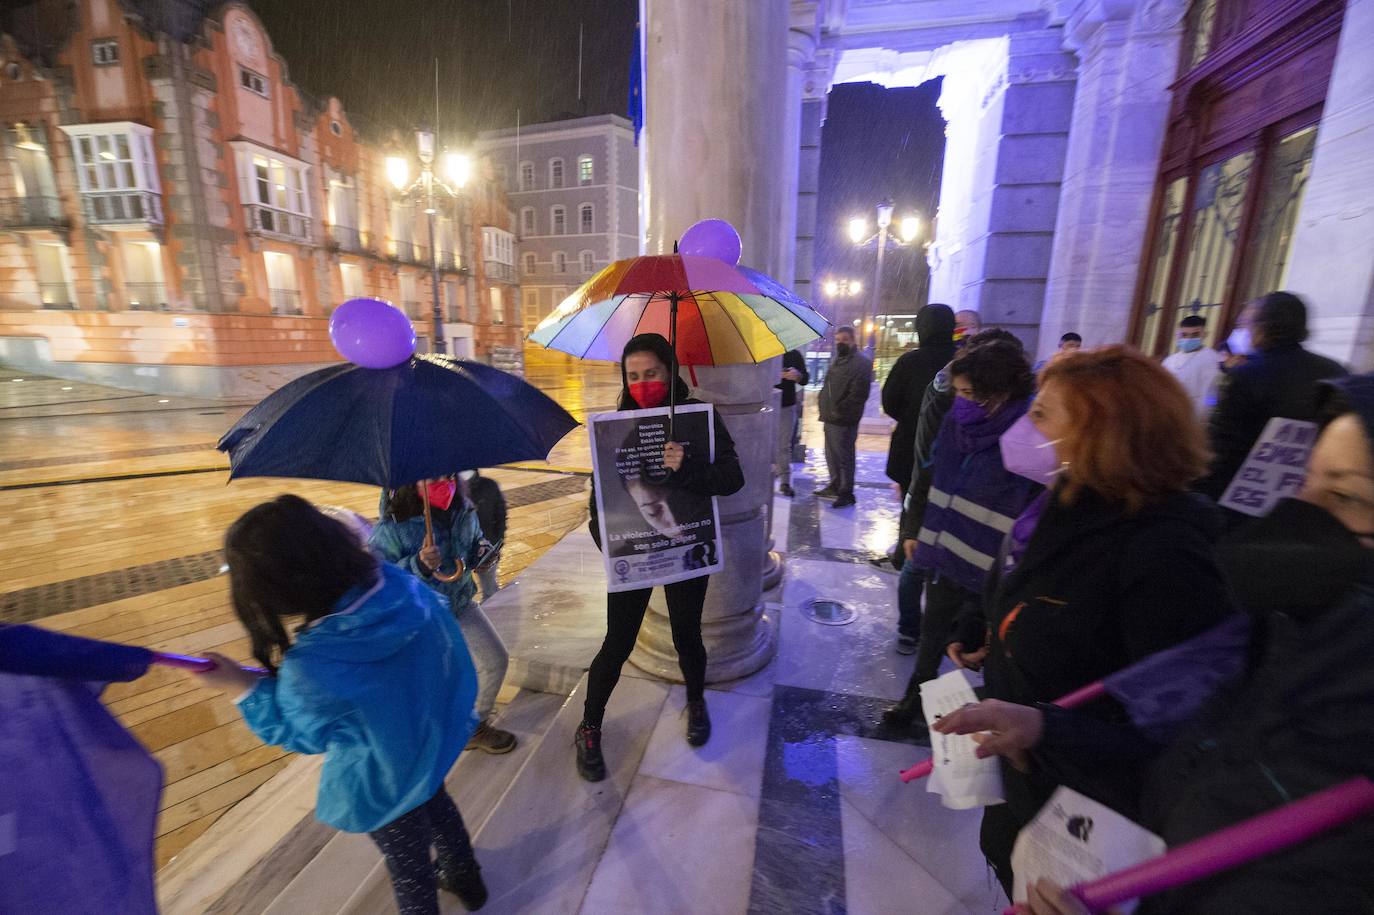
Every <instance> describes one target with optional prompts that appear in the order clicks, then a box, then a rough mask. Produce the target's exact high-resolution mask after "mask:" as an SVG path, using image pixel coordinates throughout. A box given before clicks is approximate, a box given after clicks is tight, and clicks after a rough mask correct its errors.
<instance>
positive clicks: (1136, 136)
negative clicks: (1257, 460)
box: [1039, 0, 1187, 357]
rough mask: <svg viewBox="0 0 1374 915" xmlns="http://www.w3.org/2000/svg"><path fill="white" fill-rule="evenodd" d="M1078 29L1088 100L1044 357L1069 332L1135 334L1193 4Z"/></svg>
mask: <svg viewBox="0 0 1374 915" xmlns="http://www.w3.org/2000/svg"><path fill="white" fill-rule="evenodd" d="M1102 6H1103V7H1104V8H1107V9H1109V10H1111V11H1112V12H1110V13H1108V14H1104V15H1103V16H1101V17H1099V18H1096V19H1087V20H1082V21H1073V20H1071V21H1069V22H1068V23H1066V25H1065V29H1064V32H1065V41H1064V43H1065V47H1067V48H1069V49H1070V50H1072V51H1074V52H1075V53H1077V55H1078V61H1079V63H1078V95H1077V98H1076V99H1075V100H1074V109H1073V121H1072V125H1071V127H1070V130H1069V136H1068V153H1067V160H1066V162H1065V165H1064V180H1063V187H1062V192H1061V199H1060V203H1059V218H1058V221H1057V223H1056V225H1055V233H1054V254H1053V258H1052V260H1051V263H1050V275H1049V283H1048V287H1047V289H1046V293H1045V309H1044V316H1043V318H1042V320H1041V330H1042V334H1041V338H1040V348H1039V351H1040V355H1041V356H1042V357H1045V356H1047V355H1048V354H1049V353H1050V352H1051V351H1052V350H1053V349H1054V348H1055V346H1056V345H1057V344H1058V340H1059V336H1060V335H1061V334H1063V333H1065V332H1066V331H1077V332H1078V333H1080V334H1082V335H1083V338H1084V340H1085V341H1086V342H1087V344H1088V345H1089V346H1094V345H1101V344H1103V343H1114V342H1118V341H1120V340H1122V339H1123V338H1124V336H1125V334H1126V333H1127V332H1128V328H1129V327H1130V320H1131V307H1132V302H1133V300H1134V297H1135V288H1136V278H1137V276H1138V275H1139V271H1140V259H1141V256H1142V254H1143V251H1144V240H1145V239H1146V238H1147V237H1148V236H1149V233H1150V227H1149V226H1148V225H1147V220H1148V219H1149V211H1150V200H1151V197H1152V195H1153V194H1154V187H1155V182H1156V179H1157V177H1158V174H1159V156H1160V151H1161V149H1162V148H1163V143H1164V133H1165V130H1166V128H1167V126H1168V116H1169V105H1170V101H1171V93H1170V91H1169V85H1170V84H1171V83H1172V82H1173V81H1174V78H1175V74H1176V71H1177V68H1178V59H1179V42H1180V38H1181V35H1182V24H1181V23H1182V19H1183V15H1184V13H1185V12H1186V10H1187V2H1186V0H1148V2H1145V3H1141V4H1140V5H1139V7H1138V8H1137V9H1135V10H1134V11H1133V10H1132V8H1131V6H1130V5H1129V4H1127V5H1125V6H1121V7H1108V5H1106V4H1103V5H1102Z"/></svg>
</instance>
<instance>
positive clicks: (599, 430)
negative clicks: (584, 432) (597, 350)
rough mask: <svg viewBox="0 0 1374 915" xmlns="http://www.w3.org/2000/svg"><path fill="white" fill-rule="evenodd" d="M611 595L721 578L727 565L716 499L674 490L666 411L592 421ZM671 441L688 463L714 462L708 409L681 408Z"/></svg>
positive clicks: (611, 415)
mask: <svg viewBox="0 0 1374 915" xmlns="http://www.w3.org/2000/svg"><path fill="white" fill-rule="evenodd" d="M587 425H588V428H589V430H590V434H591V439H592V468H593V475H594V477H595V480H596V510H597V517H598V519H599V522H600V527H599V530H598V534H599V535H600V538H601V550H602V556H603V558H604V560H605V564H606V580H607V585H606V587H607V590H610V591H628V590H633V589H636V588H650V587H653V586H654V585H666V584H671V583H673V582H676V581H684V580H686V579H688V578H697V577H699V576H702V575H710V574H711V573H713V572H718V571H720V569H721V568H722V567H723V565H724V562H725V556H724V549H723V546H722V544H721V537H720V514H719V509H718V507H717V504H716V499H715V498H714V497H713V496H709V495H703V494H701V493H699V492H695V491H693V490H691V489H688V488H686V487H684V486H679V485H675V484H674V481H673V479H672V474H671V473H670V472H669V471H668V469H667V468H666V467H664V465H663V446H664V445H665V444H666V443H667V441H668V427H669V419H668V409H667V408H666V407H655V408H653V409H648V410H622V411H620V412H617V413H599V414H596V415H594V416H591V417H588V423H587ZM672 425H673V440H674V441H676V442H677V443H678V444H679V445H681V446H682V447H683V449H684V450H685V451H686V453H687V459H688V460H694V461H706V462H709V461H710V460H712V458H713V457H714V456H715V423H714V414H713V413H712V408H711V405H710V404H686V405H684V406H679V407H678V408H677V416H676V419H675V420H674V421H673V424H672Z"/></svg>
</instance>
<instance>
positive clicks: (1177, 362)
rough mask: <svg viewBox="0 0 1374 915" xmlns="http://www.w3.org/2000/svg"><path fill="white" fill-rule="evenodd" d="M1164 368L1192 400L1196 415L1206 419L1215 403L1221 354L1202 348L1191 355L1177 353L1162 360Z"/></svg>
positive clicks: (1219, 379) (1219, 376) (1219, 377)
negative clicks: (1172, 374)
mask: <svg viewBox="0 0 1374 915" xmlns="http://www.w3.org/2000/svg"><path fill="white" fill-rule="evenodd" d="M1164 367H1165V368H1166V369H1168V370H1169V371H1171V372H1173V373H1174V377H1175V378H1177V379H1178V380H1179V381H1180V382H1181V383H1182V384H1183V388H1184V390H1186V391H1187V392H1188V396H1189V397H1191V398H1192V399H1193V405H1194V406H1195V407H1196V408H1197V415H1198V417H1199V418H1201V419H1206V418H1207V414H1208V413H1209V412H1211V410H1212V407H1214V406H1215V405H1216V402H1217V384H1218V383H1219V382H1220V381H1221V354H1220V353H1218V352H1217V351H1216V350H1214V349H1211V348H1210V347H1206V346H1204V347H1203V348H1202V349H1200V350H1198V351H1197V352H1193V353H1183V352H1178V353H1174V354H1173V355H1171V356H1169V358H1167V359H1165V360H1164Z"/></svg>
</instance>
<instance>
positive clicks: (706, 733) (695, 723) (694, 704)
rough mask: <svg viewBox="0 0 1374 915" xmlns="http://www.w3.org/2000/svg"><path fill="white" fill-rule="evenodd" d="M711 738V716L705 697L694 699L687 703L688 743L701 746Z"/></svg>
mask: <svg viewBox="0 0 1374 915" xmlns="http://www.w3.org/2000/svg"><path fill="white" fill-rule="evenodd" d="M710 739H711V716H710V714H709V713H708V712H707V711H706V700H705V699H693V700H691V701H690V702H688V703H687V743H688V745H689V746H693V747H699V746H701V745H702V744H704V743H706V741H708V740H710Z"/></svg>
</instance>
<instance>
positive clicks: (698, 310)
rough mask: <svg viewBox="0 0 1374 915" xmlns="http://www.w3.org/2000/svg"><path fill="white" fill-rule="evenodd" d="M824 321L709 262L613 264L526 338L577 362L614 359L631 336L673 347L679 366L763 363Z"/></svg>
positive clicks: (783, 293)
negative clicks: (657, 337)
mask: <svg viewBox="0 0 1374 915" xmlns="http://www.w3.org/2000/svg"><path fill="white" fill-rule="evenodd" d="M829 324H830V322H828V321H827V320H826V319H825V318H823V317H821V315H820V314H818V313H817V312H816V311H815V310H814V309H812V308H811V307H810V306H809V305H807V304H806V303H805V302H803V301H802V300H801V299H799V298H797V297H796V296H795V295H793V294H792V293H791V292H789V291H788V290H787V289H785V288H784V287H783V286H782V285H781V284H780V283H778V282H777V281H776V280H773V279H770V278H769V277H767V276H765V275H764V274H762V273H759V272H758V271H757V270H751V269H749V268H748V267H737V266H734V265H732V264H727V263H726V262H725V261H721V260H716V259H715V258H713V257H696V256H693V255H690V254H665V255H649V256H646V257H632V258H629V259H628V260H623V261H616V262H615V263H613V264H611V265H610V266H609V267H607V268H606V269H604V270H602V271H601V272H600V273H598V274H597V275H596V276H594V277H592V278H591V279H590V280H588V281H587V282H585V283H583V284H582V286H581V287H580V288H579V289H578V290H577V291H576V292H574V293H573V294H572V295H570V296H568V297H567V298H566V299H564V300H563V302H562V304H560V305H559V306H558V308H556V309H555V310H554V312H553V313H552V314H551V315H549V316H548V317H547V318H545V319H544V320H543V321H541V322H539V326H538V327H536V328H535V329H534V330H533V332H531V333H530V339H531V340H533V341H534V342H535V343H538V344H540V345H541V346H544V347H547V348H548V349H555V350H558V351H559V352H564V353H568V354H569V355H572V356H576V357H577V358H579V359H601V360H605V361H608V362H616V361H619V359H620V355H621V352H622V351H623V350H624V349H625V344H626V342H628V341H629V339H630V338H631V337H633V336H635V335H636V334H643V333H657V334H662V335H663V336H664V337H667V338H668V339H669V340H670V341H671V342H672V343H673V351H674V352H675V353H676V354H677V360H678V363H679V364H680V365H686V366H695V365H739V364H741V363H754V362H763V361H764V360H767V359H772V358H773V357H775V356H781V355H782V354H783V353H785V352H787V351H788V350H791V349H797V348H798V347H800V346H803V345H804V344H806V343H810V342H811V341H812V340H815V339H816V338H817V337H820V336H821V335H823V334H824V333H825V331H826V328H827V327H829Z"/></svg>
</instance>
